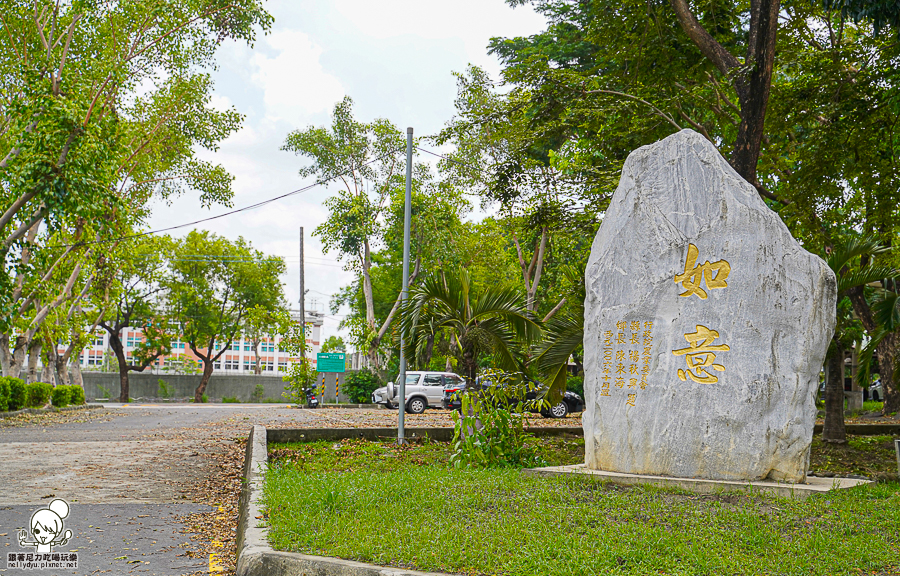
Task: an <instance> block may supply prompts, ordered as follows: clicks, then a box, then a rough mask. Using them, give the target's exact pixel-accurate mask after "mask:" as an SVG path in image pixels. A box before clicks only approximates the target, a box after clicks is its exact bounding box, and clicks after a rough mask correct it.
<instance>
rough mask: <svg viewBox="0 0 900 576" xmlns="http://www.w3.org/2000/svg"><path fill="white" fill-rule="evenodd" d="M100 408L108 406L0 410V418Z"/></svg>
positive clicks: (91, 405) (85, 405)
mask: <svg viewBox="0 0 900 576" xmlns="http://www.w3.org/2000/svg"><path fill="white" fill-rule="evenodd" d="M99 408H106V407H105V406H101V405H100V404H82V405H81V406H66V407H65V408H54V407H52V406H51V407H50V408H22V409H21V410H15V411H13V412H0V418H12V417H13V416H18V415H19V414H46V413H47V412H68V411H70V410H97V409H99Z"/></svg>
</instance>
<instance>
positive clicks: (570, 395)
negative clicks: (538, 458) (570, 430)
mask: <svg viewBox="0 0 900 576" xmlns="http://www.w3.org/2000/svg"><path fill="white" fill-rule="evenodd" d="M528 384H529V386H528V391H527V392H526V393H525V399H526V400H534V399H536V398H541V397H542V396H543V395H544V394H545V393H546V389H545V388H544V387H543V386H542V385H541V384H540V383H539V382H535V381H534V380H528ZM488 386H491V383H490V382H481V381H480V379H479V380H477V381H476V382H475V387H476V389H477V390H485V389H487V387H488ZM465 388H466V384H465V382H462V383H460V384H455V385H452V386H444V397H443V398H442V399H441V405H442V406H443V407H444V408H446V409H448V410H460V409H462V399H461V397H460V395H461V393H462V392H463V391H464V390H465ZM583 410H584V399H582V397H581V396H579V395H578V394H576V393H574V392H569V391H568V390H567V391H566V392H565V394H563V397H562V399H561V400H560V401H559V402H557V403H556V404H554V405H553V406H551V407H550V408H549V409H547V410H541V411H540V414H541V416H544V417H545V418H565V417H566V416H567V415H569V414H570V413H572V412H581V411H583Z"/></svg>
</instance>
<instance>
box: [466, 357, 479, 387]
mask: <svg viewBox="0 0 900 576" xmlns="http://www.w3.org/2000/svg"><path fill="white" fill-rule="evenodd" d="M463 364H465V366H466V390H467V391H469V392H473V391H474V390H475V378H476V377H477V376H478V360H477V358H475V352H474V351H473V350H466V351H465V352H463Z"/></svg>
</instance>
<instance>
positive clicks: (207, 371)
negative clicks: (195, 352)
mask: <svg viewBox="0 0 900 576" xmlns="http://www.w3.org/2000/svg"><path fill="white" fill-rule="evenodd" d="M212 373H213V362H212V360H211V359H210V360H207V359H206V358H204V359H203V375H202V376H201V377H200V384H198V385H197V389H196V390H194V402H195V403H197V404H199V403H201V402H203V394H204V392H206V385H207V384H209V378H210V377H211V376H212Z"/></svg>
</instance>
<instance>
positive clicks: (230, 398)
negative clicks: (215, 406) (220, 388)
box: [222, 396, 241, 404]
mask: <svg viewBox="0 0 900 576" xmlns="http://www.w3.org/2000/svg"><path fill="white" fill-rule="evenodd" d="M222 403H223V404H240V403H241V401H240V400H238V399H237V396H225V397H224V398H222Z"/></svg>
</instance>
